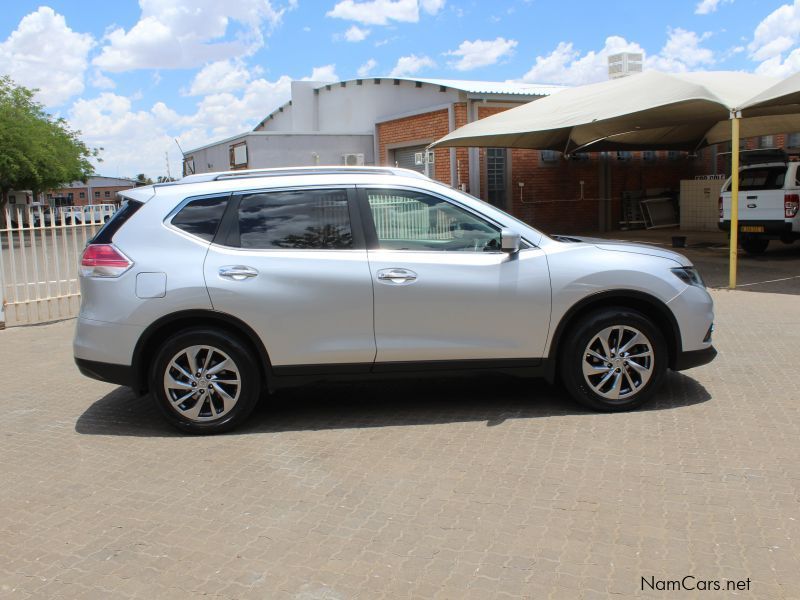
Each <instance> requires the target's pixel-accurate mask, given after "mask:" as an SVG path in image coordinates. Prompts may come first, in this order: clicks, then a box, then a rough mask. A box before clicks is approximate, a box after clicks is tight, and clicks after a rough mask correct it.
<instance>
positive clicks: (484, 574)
mask: <svg viewBox="0 0 800 600" xmlns="http://www.w3.org/2000/svg"><path fill="white" fill-rule="evenodd" d="M713 295H714V297H715V300H716V303H717V315H718V319H717V332H716V334H715V337H716V341H715V343H716V345H717V348H718V349H719V351H720V355H719V357H718V358H717V360H716V361H714V362H713V363H711V364H710V365H706V366H704V367H700V368H698V369H694V370H691V371H688V372H686V373H683V374H675V373H671V374H669V375H668V377H667V378H666V382H665V386H664V388H663V390H662V391H661V392H660V393H659V394H658V395H657V397H656V398H655V400H654V402H653V403H651V404H650V405H649V406H647V407H646V408H645V409H643V410H640V411H637V412H633V413H626V414H614V415H608V414H595V413H591V412H588V411H585V410H583V409H582V408H581V407H579V406H576V405H575V404H574V403H573V402H572V401H570V400H569V399H567V398H566V397H565V396H564V394H563V393H562V392H560V391H559V390H558V389H554V388H551V387H549V386H547V385H546V384H544V383H542V382H538V381H526V380H518V379H511V378H505V377H502V376H491V377H483V378H481V379H477V380H420V381H418V380H410V381H404V380H399V381H397V382H391V383H389V384H386V383H374V384H373V383H353V384H320V385H317V386H314V387H308V388H299V389H293V390H285V391H282V392H280V393H279V394H278V395H277V396H276V397H275V398H273V399H272V400H271V401H270V402H269V403H267V404H265V405H264V406H261V407H259V409H258V410H257V411H256V413H255V414H254V416H253V418H252V421H251V422H250V423H248V424H247V425H246V426H245V427H244V428H242V429H241V430H240V431H238V432H235V433H233V434H230V435H224V436H218V437H212V438H198V437H187V436H182V435H179V434H177V433H176V432H174V431H172V430H171V429H170V428H169V427H168V426H166V425H165V424H164V423H162V421H161V419H160V417H159V416H158V413H157V411H156V409H155V407H154V406H153V405H152V403H151V401H150V400H149V399H148V398H146V397H145V398H137V397H136V396H135V395H134V394H133V393H132V392H130V391H128V390H126V389H123V388H116V387H114V386H110V385H106V384H102V383H99V382H95V381H91V380H89V379H86V378H83V377H81V376H80V375H79V374H78V372H77V370H76V369H75V367H74V365H73V364H72V358H71V348H70V340H71V335H72V329H73V327H74V323H73V322H69V321H67V322H62V323H55V324H51V325H44V326H38V327H30V328H12V329H8V330H6V331H3V332H0V364H2V365H4V366H5V367H6V369H7V370H8V371H9V372H10V373H11V374H12V377H7V378H6V380H5V381H4V389H3V391H4V394H3V398H2V409H3V418H2V419H0V456H2V462H0V482H2V485H0V506H2V507H3V510H2V511H0V597H3V598H5V597H8V598H25V599H27V598H37V599H38V598H70V599H72V598H148V599H149V598H186V597H194V596H205V597H207V598H214V599H220V600H227V599H234V598H236V599H239V598H241V599H247V598H259V599H263V598H270V599H273V598H278V599H281V598H287V599H301V600H320V599H323V600H342V599H350V598H368V599H370V600H372V599H377V598H392V599H394V598H453V599H457V600H463V599H468V598H480V599H481V600H484V599H486V598H536V599H537V600H538V599H541V598H555V599H561V598H568V599H573V598H587V599H590V598H602V597H608V596H609V595H610V596H613V597H615V598H663V597H665V595H664V594H665V593H664V592H650V591H648V590H644V591H643V590H642V589H641V577H650V576H652V577H655V578H656V579H664V580H666V579H679V578H681V577H683V576H684V575H694V576H695V577H697V578H699V579H719V580H721V581H725V580H727V579H732V580H739V579H746V578H748V577H749V578H750V579H751V581H752V583H751V590H750V592H747V593H745V592H740V593H739V594H738V595H737V596H736V597H747V598H798V597H800V575H798V572H800V570H798V569H797V565H798V564H800V510H798V508H799V507H798V498H800V464H799V463H798V461H797V456H798V455H800V435H799V434H800V403H798V400H800V397H799V396H798V386H797V362H798V356H799V354H798V349H800V313H799V312H798V310H797V306H798V300H797V296H794V295H791V294H767V293H753V292H752V291H748V292H739V291H737V292H728V291H714V292H713ZM670 597H676V598H678V597H693V595H692V594H674V593H673V594H671V595H670ZM709 597H710V596H709Z"/></svg>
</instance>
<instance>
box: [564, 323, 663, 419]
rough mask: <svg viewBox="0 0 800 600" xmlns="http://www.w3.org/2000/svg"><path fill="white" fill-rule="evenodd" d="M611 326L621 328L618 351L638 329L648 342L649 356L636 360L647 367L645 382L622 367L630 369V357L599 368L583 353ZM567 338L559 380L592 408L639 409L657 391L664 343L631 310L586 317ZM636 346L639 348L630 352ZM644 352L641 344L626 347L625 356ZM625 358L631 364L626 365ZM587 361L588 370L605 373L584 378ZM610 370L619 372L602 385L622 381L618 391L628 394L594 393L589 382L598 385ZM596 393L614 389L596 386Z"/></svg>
mask: <svg viewBox="0 0 800 600" xmlns="http://www.w3.org/2000/svg"><path fill="white" fill-rule="evenodd" d="M611 327H614V328H616V327H623V328H625V329H624V332H623V344H622V347H624V346H625V344H626V343H627V342H628V341H629V340H632V339H633V337H634V335H635V334H634V333H633V332H634V331H638V332H639V333H640V334H642V335H643V336H644V338H645V341H646V342H647V344H646V345H647V346H649V348H650V351H651V358H649V359H648V358H636V361H637V362H636V364H637V365H643V366H647V367H649V376H648V379H647V380H646V381H644V379H643V377H644V376H643V375H641V374H640V371H637V370H636V369H633V367H631V366H625V365H630V362H632V361H633V359H626V358H623V357H619V356H614V358H612V359H610V360H612V361H614V362H608V363H605V364H602V363H601V362H600V361H599V360H598V359H597V358H595V357H594V356H591V355H590V354H589V353H588V352H587V350H588V349H590V348H589V344H590V342H593V341H594V340H595V339H596V338H597V337H598V336H599V334H600V333H601V332H603V331H606V330H607V329H608V328H611ZM616 331H618V330H616ZM611 335H612V336H614V335H616V337H618V334H614V333H612V334H611ZM566 336H567V337H566V338H565V339H564V342H563V346H562V351H561V352H560V355H559V374H560V376H561V381H562V383H563V384H564V387H565V388H566V389H567V391H568V392H569V393H570V395H571V396H572V397H573V398H574V399H575V400H577V401H578V402H580V403H581V404H583V405H584V406H587V407H589V408H591V409H593V410H598V411H604V412H620V411H626V410H633V409H635V408H639V407H640V406H641V405H642V404H644V403H645V402H646V401H647V400H648V399H649V398H650V397H651V396H652V395H653V393H654V392H655V391H656V390H657V389H658V387H659V385H660V383H661V381H662V379H663V377H664V373H665V371H666V369H667V362H668V356H667V344H666V342H665V341H664V336H663V334H662V333H661V330H660V329H659V328H658V327H657V326H656V325H655V324H654V323H653V321H652V320H650V319H649V318H648V317H647V316H645V315H643V314H642V313H640V312H638V311H635V310H632V309H629V308H622V307H620V308H607V309H601V310H598V311H595V312H592V313H589V314H587V315H585V316H584V317H582V318H581V319H580V320H579V321H578V322H577V323H576V324H575V325H574V326H573V327H571V328H570V329H569V331H568V332H567V334H566ZM613 339H616V338H612V339H611V341H609V343H608V346H609V348H610V350H611V351H612V352H613V350H614V344H613V343H612V342H613ZM639 339H641V338H639ZM619 347H620V345H619V344H618V343H617V348H619ZM636 348H639V349H640V350H634V349H636ZM644 348H645V345H644V344H642V345H638V344H637V345H634V346H632V347H631V348H630V349H629V350H630V352H629V354H637V353H639V352H644ZM623 354H624V353H623ZM627 360H630V361H629V362H626V361H627ZM585 361H586V362H587V363H588V364H589V366H588V367H587V368H589V369H592V368H593V367H596V368H598V369H604V372H600V371H598V373H597V374H591V375H589V376H585V375H584V362H585ZM592 362H595V363H597V364H596V365H593V364H591V363H592ZM608 365H611V366H612V368H609V367H608ZM623 370H624V372H623ZM609 371H613V372H614V373H619V375H614V374H611V375H610V377H611V379H609V380H608V382H607V383H606V384H604V385H605V386H610V385H611V384H612V383H613V384H614V385H617V383H616V381H614V380H615V379H618V380H619V381H620V383H619V384H618V385H619V386H620V390H622V391H624V390H625V389H627V392H626V393H624V394H620V397H619V398H617V399H612V398H608V397H606V396H604V395H602V393H598V392H597V391H596V389H595V387H594V386H593V385H591V383H590V381H591V382H593V383H594V385H595V386H596V385H597V384H598V383H599V382H600V381H601V380H602V379H603V377H604V376H605V374H608V373H609ZM636 384H638V385H641V387H640V388H637V387H636ZM599 389H600V392H603V393H607V394H608V393H610V394H613V393H614V392H613V390H608V389H606V388H605V387H600V388H599Z"/></svg>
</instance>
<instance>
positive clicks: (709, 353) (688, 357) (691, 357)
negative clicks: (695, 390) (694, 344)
mask: <svg viewBox="0 0 800 600" xmlns="http://www.w3.org/2000/svg"><path fill="white" fill-rule="evenodd" d="M715 356H717V350H716V348H714V346H709V347H708V348H703V349H702V350H688V351H686V352H681V353H679V354H678V356H676V357H675V364H674V366H673V367H672V370H673V371H685V370H686V369H693V368H694V367H699V366H701V365H707V364H708V363H710V362H711V361H712V360H714V357H715Z"/></svg>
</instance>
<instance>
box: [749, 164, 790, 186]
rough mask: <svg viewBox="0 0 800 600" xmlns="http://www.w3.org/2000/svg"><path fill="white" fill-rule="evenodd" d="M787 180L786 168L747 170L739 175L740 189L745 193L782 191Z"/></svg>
mask: <svg viewBox="0 0 800 600" xmlns="http://www.w3.org/2000/svg"><path fill="white" fill-rule="evenodd" d="M785 178H786V167H760V168H755V169H745V170H744V171H742V172H741V173H740V174H739V189H740V190H742V191H744V192H749V191H756V190H780V189H783V182H784V180H785Z"/></svg>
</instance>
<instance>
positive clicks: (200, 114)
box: [68, 65, 338, 177]
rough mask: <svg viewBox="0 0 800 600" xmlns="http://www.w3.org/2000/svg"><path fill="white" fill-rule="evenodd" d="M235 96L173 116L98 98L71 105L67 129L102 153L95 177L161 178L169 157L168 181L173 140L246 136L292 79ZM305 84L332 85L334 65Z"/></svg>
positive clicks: (175, 161)
mask: <svg viewBox="0 0 800 600" xmlns="http://www.w3.org/2000/svg"><path fill="white" fill-rule="evenodd" d="M255 71H256V70H255V69H251V71H250V76H251V79H250V80H249V81H248V82H247V83H246V84H245V85H244V86H243V87H242V88H241V89H240V90H238V91H219V92H217V93H209V94H207V95H205V96H203V97H202V98H200V99H199V100H198V102H197V104H196V106H195V108H194V110H193V111H192V112H189V113H179V112H177V111H175V110H173V109H172V108H170V107H169V106H167V105H166V104H164V103H163V102H157V103H156V104H154V105H153V106H152V107H150V108H149V109H136V108H134V102H135V101H136V100H137V98H136V96H135V95H134V96H133V97H125V96H122V95H119V94H114V93H112V92H104V93H101V94H100V95H98V96H97V97H95V98H92V99H79V100H77V101H76V102H75V103H74V104H73V106H72V108H71V109H70V111H69V113H68V120H69V122H70V124H71V125H72V127H74V128H76V129H79V130H80V131H81V137H82V138H83V139H84V141H85V142H86V143H87V144H88V145H89V146H90V147H103V148H104V150H103V152H102V153H101V158H102V159H103V162H102V163H101V164H100V165H99V166H98V168H97V169H98V172H100V173H104V174H108V175H117V174H120V175H135V174H137V173H141V172H144V173H146V174H148V175H150V176H151V177H156V176H158V175H164V174H166V158H165V155H164V153H165V152H169V157H170V158H169V160H170V164H171V172H172V175H173V176H175V175H176V174H179V173H180V172H181V154H180V152H179V151H178V148H177V145H176V144H175V141H174V139H175V138H178V139H179V141H180V144H181V146H183V149H184V150H189V149H191V148H193V147H197V146H201V145H204V144H207V143H209V142H211V141H213V140H219V139H223V138H226V137H231V136H233V135H236V134H239V133H242V132H246V131H249V130H251V129H252V128H253V127H254V126H255V125H256V124H257V123H259V122H260V121H261V119H263V118H264V117H265V116H266V115H267V114H269V112H270V111H271V110H273V109H274V108H275V107H277V106H280V105H281V104H283V103H285V102H286V101H287V100H289V97H290V95H291V82H292V78H291V77H289V76H288V75H283V76H281V77H279V78H278V79H276V80H275V81H269V80H267V79H264V78H263V77H259V78H255V79H253V78H252V74H253V73H254V72H255ZM303 79H305V80H313V81H331V80H336V79H338V77H337V75H336V70H335V66H334V65H324V66H321V67H316V68H314V69H313V70H312V72H311V74H310V75H309V76H308V77H304V78H303Z"/></svg>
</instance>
